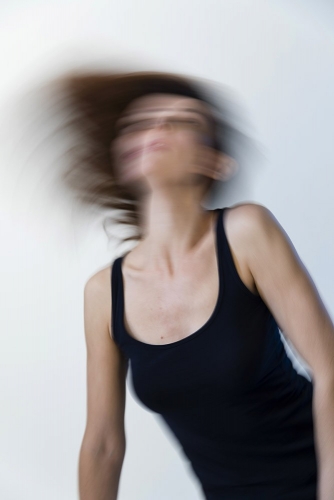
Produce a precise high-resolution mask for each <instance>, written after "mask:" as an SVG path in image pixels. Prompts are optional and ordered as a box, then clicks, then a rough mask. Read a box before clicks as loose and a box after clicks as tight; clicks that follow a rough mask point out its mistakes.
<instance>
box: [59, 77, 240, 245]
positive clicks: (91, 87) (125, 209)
mask: <svg viewBox="0 0 334 500" xmlns="http://www.w3.org/2000/svg"><path fill="white" fill-rule="evenodd" d="M53 91H54V92H59V91H60V95H61V96H62V97H61V107H62V111H63V112H65V115H64V120H65V122H63V126H66V128H67V130H68V131H69V132H71V133H72V135H73V141H72V146H71V148H70V150H69V151H68V153H67V159H68V162H67V163H68V167H67V169H66V171H65V172H64V173H63V175H62V181H63V182H64V183H65V185H66V186H67V187H68V188H70V189H71V190H72V191H74V192H75V193H76V195H77V198H78V199H79V200H80V201H81V202H83V203H84V204H89V205H95V206H98V207H101V208H104V209H111V210H112V211H113V212H114V213H113V215H110V216H108V217H107V218H105V220H104V227H105V229H106V224H107V223H108V222H111V221H112V222H113V223H120V224H126V225H131V226H134V227H136V228H137V234H134V235H131V236H128V237H126V238H123V240H122V241H123V242H125V241H128V240H133V239H136V240H137V239H140V238H141V233H140V228H139V214H138V208H137V207H138V203H139V200H138V199H137V198H136V195H135V194H134V193H133V192H132V191H130V190H129V189H127V188H126V186H124V185H122V184H120V183H118V182H117V176H116V173H115V167H114V165H113V162H112V158H111V154H110V146H111V142H112V141H113V139H114V138H115V137H116V128H115V125H116V122H117V120H118V118H119V116H120V114H121V113H122V112H123V110H124V109H125V108H126V106H127V105H128V104H129V103H130V102H131V101H132V100H134V99H136V98H138V97H141V96H144V95H147V94H151V93H168V94H176V95H182V96H186V97H192V98H195V99H200V100H202V101H203V102H205V103H207V104H209V106H210V107H211V109H212V110H213V113H212V121H213V131H214V132H213V134H214V137H213V139H214V145H213V147H214V148H216V149H217V150H219V151H221V152H223V153H225V154H227V155H229V156H231V157H232V158H237V150H238V147H239V146H238V145H240V140H242V139H244V136H243V134H241V133H240V132H239V131H238V130H237V129H236V128H235V126H233V125H232V124H231V122H229V119H228V113H227V109H224V106H222V105H221V104H223V103H220V106H218V105H217V102H214V101H213V100H212V99H211V98H210V88H209V86H205V85H204V84H203V83H200V82H199V81H196V80H195V79H194V78H188V77H185V76H181V75H175V74H171V73H162V72H148V71H147V72H144V71H140V72H128V73H125V72H115V73H112V72H106V73H103V72H86V73H79V72H77V73H70V74H67V75H65V76H62V77H61V78H59V79H58V80H57V82H56V84H54V85H53ZM71 140H72V139H71ZM203 182H204V181H203ZM217 184H221V181H218V180H214V179H211V178H206V187H205V189H206V191H205V192H206V193H208V192H211V191H214V190H215V188H216V187H217Z"/></svg>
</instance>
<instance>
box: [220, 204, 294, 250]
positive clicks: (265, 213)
mask: <svg viewBox="0 0 334 500" xmlns="http://www.w3.org/2000/svg"><path fill="white" fill-rule="evenodd" d="M225 224H226V233H227V235H229V236H230V237H231V238H232V239H233V241H234V242H235V245H237V247H238V248H239V249H240V251H241V252H242V249H244V252H246V251H247V248H249V246H248V244H249V243H251V242H254V241H258V242H259V240H258V238H261V236H262V235H266V236H269V235H271V234H273V233H275V232H276V233H277V232H281V233H285V231H284V230H283V228H282V226H281V225H280V224H279V222H278V220H277V219H276V217H275V216H274V214H273V213H272V212H271V211H270V210H269V209H268V208H267V207H265V206H264V205H261V204H260V203H249V202H248V203H240V204H237V205H233V206H232V207H229V208H228V210H227V214H226V222H225Z"/></svg>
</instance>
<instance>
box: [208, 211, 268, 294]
mask: <svg viewBox="0 0 334 500" xmlns="http://www.w3.org/2000/svg"><path fill="white" fill-rule="evenodd" d="M227 208H229V207H223V208H220V209H218V210H219V211H220V213H219V216H218V223H217V238H218V244H220V247H219V246H218V250H219V255H218V258H219V264H220V269H221V270H222V271H221V272H222V276H223V277H222V276H221V277H220V278H221V279H223V281H224V291H225V293H229V292H231V293H232V294H233V295H234V292H236V291H237V290H239V292H242V293H243V295H244V297H245V296H248V298H250V299H253V300H254V301H257V302H262V299H261V296H260V295H256V294H255V293H253V292H252V291H251V290H250V289H249V288H248V287H247V286H246V285H245V283H244V282H243V281H242V279H241V278H240V275H239V273H238V270H237V268H236V265H235V262H234V258H233V254H232V250H231V246H230V243H229V241H228V239H227V236H226V231H225V222H224V220H225V219H224V217H225V213H226V209H227Z"/></svg>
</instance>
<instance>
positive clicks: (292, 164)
mask: <svg viewBox="0 0 334 500" xmlns="http://www.w3.org/2000/svg"><path fill="white" fill-rule="evenodd" d="M0 11H1V16H0V19H1V21H0V29H1V37H2V43H1V52H0V63H1V79H0V106H1V118H0V121H1V123H0V140H1V143H0V154H1V162H0V168H1V184H0V190H1V191H0V223H1V233H0V234H1V246H0V255H1V260H0V265H1V282H0V283H1V284H0V293H1V306H2V307H1V316H0V325H1V365H0V374H1V380H2V384H1V386H2V394H1V413H0V429H1V447H0V460H1V464H2V465H1V471H0V496H1V498H3V499H4V500H21V499H22V500H23V499H24V500H45V499H47V500H60V499H61V500H75V499H77V498H78V490H77V473H78V470H77V468H78V455H79V448H80V445H81V440H82V437H83V432H84V428H85V419H86V351H85V341H84V332H83V287H84V284H85V282H86V281H87V279H88V277H89V276H90V275H91V274H93V273H94V272H95V271H96V270H98V269H100V268H101V267H104V266H105V265H107V264H108V263H109V262H111V261H112V260H113V259H114V258H115V256H116V253H115V252H116V248H115V246H113V244H110V243H108V240H107V238H106V236H105V233H104V231H103V228H102V225H101V221H102V218H101V214H98V213H94V212H87V213H83V212H78V211H77V209H76V207H75V205H74V204H73V202H72V201H71V199H70V198H69V197H66V196H65V195H64V196H62V195H61V193H60V192H59V191H58V190H56V189H55V188H54V186H53V184H54V176H53V175H54V173H53V172H52V158H54V156H53V154H54V153H55V152H56V149H57V147H56V146H55V144H50V145H49V146H48V145H46V146H44V147H43V148H39V138H38V137H35V138H34V139H33V140H31V141H30V142H27V141H26V140H25V135H26V132H27V127H28V128H29V116H30V114H29V109H28V110H27V109H25V111H24V113H23V115H24V116H25V122H24V123H20V121H19V120H18V114H17V105H18V104H20V96H21V95H22V93H24V92H26V91H28V90H29V89H30V88H33V87H34V85H36V84H38V83H39V82H41V81H42V80H43V79H45V78H47V77H52V75H56V74H57V73H58V72H60V71H64V70H66V69H71V68H73V67H83V66H84V65H85V64H88V63H89V64H91V63H94V64H96V67H97V68H98V67H102V66H104V67H107V66H108V64H112V62H113V61H117V62H118V64H121V63H123V62H124V63H125V64H128V65H131V64H132V65H133V67H134V69H136V67H138V69H143V68H147V69H153V70H162V71H164V70H166V71H175V72H182V73H186V74H192V75H196V76H198V77H202V78H207V79H212V80H214V81H216V82H220V83H223V84H225V85H227V86H228V87H229V88H231V89H232V90H233V91H234V92H235V93H236V95H237V96H238V99H239V100H240V102H241V103H242V105H243V106H245V109H246V110H247V114H248V115H249V116H250V117H251V121H252V124H253V126H254V129H253V132H254V137H255V138H256V140H257V141H258V144H260V145H261V151H262V156H263V158H262V161H261V168H259V169H257V170H256V177H254V179H253V180H252V183H251V184H250V185H249V187H248V189H249V190H248V192H247V193H246V194H245V193H244V192H242V193H241V192H240V193H233V196H234V199H233V201H232V202H230V200H229V201H228V203H226V200H224V199H222V200H221V203H219V204H218V205H220V206H225V205H226V204H228V205H230V204H233V203H237V202H242V201H253V202H258V203H261V204H263V205H265V206H266V207H268V208H269V209H270V210H271V211H272V212H273V214H274V215H275V217H276V218H277V219H278V221H279V222H280V223H281V224H282V226H283V227H284V229H285V230H286V232H287V233H288V235H289V236H290V238H291V240H292V242H293V243H294V245H295V248H296V250H297V252H298V253H299V255H300V257H301V259H302V260H303V262H304V264H305V265H306V267H307V269H308V270H309V272H310V274H311V276H312V278H313V280H314V282H315V283H316V286H317V288H318V290H319V293H320V295H321V297H322V299H323V301H324V303H325V305H326V307H327V308H328V311H329V313H330V314H331V316H332V317H333V315H334V288H333V280H334V270H333V260H334V229H333V227H334V226H333V214H334V197H333V184H334V161H333V124H334V118H333V117H334V96H333V88H334V64H333V63H334V30H333V27H334V7H333V6H332V5H331V2H330V1H328V2H325V1H319V0H313V1H306V0H303V1H295V2H289V1H287V0H286V1H278V0H277V1H264V0H233V1H232V0H206V1H205V2H204V1H198V0H169V1H168V2H167V1H166V2H165V1H162V0H160V1H156V0H154V1H153V0H144V1H143V2H137V1H136V0H122V1H114V0H108V1H106V0H94V2H93V1H88V0H81V1H78V0H66V1H65V0H57V2H56V1H55V0H49V2H48V3H47V4H46V2H44V1H41V0H25V1H24V2H23V1H19V0H16V1H13V2H11V4H9V3H7V5H1V7H0ZM15 106H16V108H15ZM14 109H16V111H14ZM35 112H36V110H31V116H33V115H34V113H35ZM23 115H22V116H23ZM32 129H33V124H31V129H30V133H32ZM34 141H35V142H34ZM28 144H29V145H28ZM34 162H39V163H40V168H37V169H34V168H31V166H32V164H33V163H34ZM315 334H316V332H315ZM291 355H292V357H293V359H294V362H295V363H296V367H297V368H298V370H301V371H303V363H302V360H300V359H299V361H298V360H297V358H295V357H294V356H293V354H292V353H291ZM304 368H305V366H304ZM126 435H127V451H126V457H125V461H124V465H123V470H122V475H121V482H120V489H119V500H157V499H159V500H171V499H173V500H195V499H201V498H202V496H201V493H200V490H199V485H198V483H197V480H196V478H195V477H194V476H193V474H192V472H191V470H190V467H189V464H188V463H187V462H186V461H185V460H184V458H183V457H182V454H181V451H180V449H179V445H178V444H177V443H176V442H175V441H174V439H173V437H172V436H171V435H170V433H169V432H168V430H167V429H166V428H165V427H163V426H162V425H161V423H160V421H159V419H157V418H156V417H155V416H153V415H152V414H150V413H149V412H148V411H146V410H145V409H144V408H143V407H142V406H141V405H140V404H139V403H138V401H137V400H136V398H135V396H134V395H133V393H132V391H131V388H129V387H128V392H127V407H126Z"/></svg>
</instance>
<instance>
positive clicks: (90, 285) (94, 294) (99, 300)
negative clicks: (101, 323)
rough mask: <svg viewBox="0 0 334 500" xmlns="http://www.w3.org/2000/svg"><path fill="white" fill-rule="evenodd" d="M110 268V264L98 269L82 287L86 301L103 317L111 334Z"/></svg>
mask: <svg viewBox="0 0 334 500" xmlns="http://www.w3.org/2000/svg"><path fill="white" fill-rule="evenodd" d="M111 270H112V264H111V265H110V264H109V265H108V266H106V267H104V268H102V269H99V270H98V271H96V272H95V273H94V274H93V275H92V276H90V278H88V280H87V281H86V284H85V288H84V294H85V299H86V302H89V304H91V307H93V308H95V310H96V311H99V314H101V315H102V316H103V317H104V318H105V321H106V322H107V325H108V330H109V334H111V312H112V302H111V301H112V297H111Z"/></svg>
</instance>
